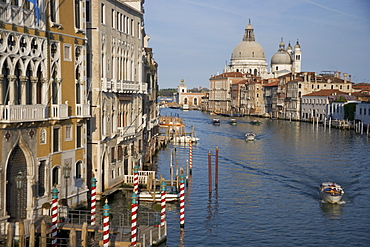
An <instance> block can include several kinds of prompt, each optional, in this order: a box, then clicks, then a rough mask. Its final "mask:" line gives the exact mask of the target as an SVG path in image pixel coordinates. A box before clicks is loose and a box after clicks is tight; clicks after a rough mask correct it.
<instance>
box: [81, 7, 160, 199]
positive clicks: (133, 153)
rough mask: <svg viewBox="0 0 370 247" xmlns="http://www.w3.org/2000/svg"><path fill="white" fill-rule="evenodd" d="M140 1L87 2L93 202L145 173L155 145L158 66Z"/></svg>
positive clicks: (90, 157)
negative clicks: (139, 171) (141, 171)
mask: <svg viewBox="0 0 370 247" xmlns="http://www.w3.org/2000/svg"><path fill="white" fill-rule="evenodd" d="M143 4H144V1H143V0H138V1H121V0H113V1H106V0H103V1H90V5H91V11H90V12H89V14H90V15H87V26H88V32H87V34H88V39H89V42H90V43H89V46H88V49H89V50H88V51H89V57H88V59H89V61H91V67H90V69H89V73H88V79H89V81H90V83H91V94H90V95H89V98H90V99H91V102H92V111H91V117H92V118H91V121H90V126H89V129H90V131H89V162H90V163H89V164H90V169H91V173H92V174H93V175H94V176H95V177H96V179H97V199H100V196H101V195H102V194H103V193H104V192H105V191H108V193H109V189H112V188H114V187H116V186H118V185H120V184H121V183H122V182H123V181H124V177H125V175H131V174H133V168H134V166H135V165H138V166H139V167H140V169H142V168H143V164H144V162H145V159H147V158H148V156H147V152H151V151H150V150H151V149H148V144H155V138H156V134H155V128H156V126H157V124H158V123H157V122H156V121H157V117H158V110H157V107H156V99H155V98H156V94H157V74H156V73H157V72H156V71H157V64H156V63H155V61H154V59H153V57H152V51H151V49H150V48H149V47H147V45H148V40H149V37H148V36H147V35H146V33H145V29H144V10H143Z"/></svg>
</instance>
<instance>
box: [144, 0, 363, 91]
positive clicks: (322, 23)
mask: <svg viewBox="0 0 370 247" xmlns="http://www.w3.org/2000/svg"><path fill="white" fill-rule="evenodd" d="M144 9H145V13H144V20H145V24H144V25H145V32H146V34H147V35H148V36H149V37H150V40H149V47H151V48H152V49H153V53H154V59H155V60H156V62H157V63H158V84H159V88H160V89H165V88H177V86H178V85H179V84H180V82H181V79H183V80H184V82H185V85H186V86H187V87H188V88H189V89H191V88H194V87H196V88H198V87H206V88H209V78H210V77H211V76H213V75H216V74H220V73H222V72H223V69H224V68H225V65H226V63H230V58H231V53H232V51H233V50H234V48H235V46H236V45H237V44H238V43H240V42H241V41H242V38H243V35H244V30H245V28H246V26H247V25H248V20H249V19H250V20H251V24H252V26H253V27H254V34H255V38H256V41H257V42H258V43H259V44H260V45H261V46H262V47H263V49H264V51H265V55H266V61H267V63H268V64H269V66H270V65H271V64H270V61H271V57H272V56H273V55H274V54H275V52H277V50H278V48H279V43H280V40H281V38H283V40H284V42H285V45H286V46H287V45H288V43H289V42H290V43H291V45H292V46H293V47H294V44H295V43H296V42H297V40H298V41H299V43H300V45H301V51H302V71H309V72H316V73H320V72H321V71H339V72H341V73H342V75H343V73H348V74H349V75H352V81H353V82H355V83H360V82H367V83H370V1H369V0H325V1H322V0H259V1H256V0H146V1H145V4H144Z"/></svg>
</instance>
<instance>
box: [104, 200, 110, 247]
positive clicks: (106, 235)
mask: <svg viewBox="0 0 370 247" xmlns="http://www.w3.org/2000/svg"><path fill="white" fill-rule="evenodd" d="M109 209H110V207H109V205H108V200H107V199H106V200H105V205H104V206H103V210H104V213H103V216H104V217H103V246H104V247H108V246H109Z"/></svg>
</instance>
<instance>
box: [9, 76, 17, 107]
mask: <svg viewBox="0 0 370 247" xmlns="http://www.w3.org/2000/svg"><path fill="white" fill-rule="evenodd" d="M8 79H9V88H8V89H7V94H8V95H9V105H14V104H15V101H16V99H17V98H16V95H15V80H17V77H16V76H14V75H9V76H8Z"/></svg>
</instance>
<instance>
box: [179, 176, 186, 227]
mask: <svg viewBox="0 0 370 247" xmlns="http://www.w3.org/2000/svg"><path fill="white" fill-rule="evenodd" d="M184 183H185V175H184V174H183V173H182V174H181V175H180V228H184V227H185V184H184Z"/></svg>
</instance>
